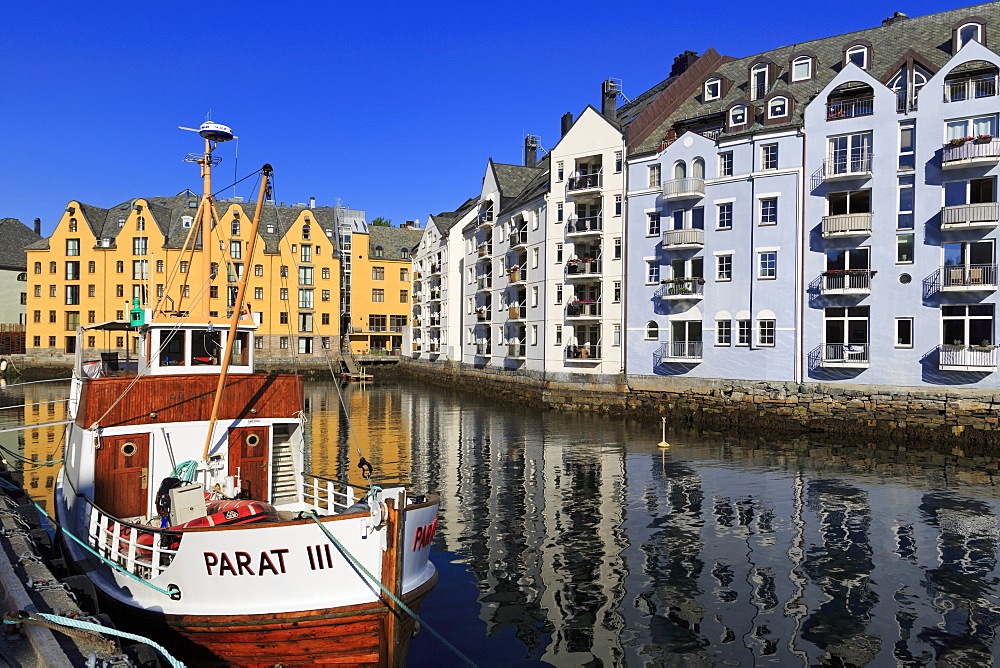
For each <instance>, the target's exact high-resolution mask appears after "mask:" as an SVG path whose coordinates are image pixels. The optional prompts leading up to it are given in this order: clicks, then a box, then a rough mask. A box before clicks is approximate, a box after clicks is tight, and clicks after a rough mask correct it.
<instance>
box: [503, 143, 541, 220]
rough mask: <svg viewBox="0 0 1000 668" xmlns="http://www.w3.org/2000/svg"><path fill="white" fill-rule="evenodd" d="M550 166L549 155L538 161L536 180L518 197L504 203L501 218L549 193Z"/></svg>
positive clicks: (529, 183)
mask: <svg viewBox="0 0 1000 668" xmlns="http://www.w3.org/2000/svg"><path fill="white" fill-rule="evenodd" d="M549 164H550V160H549V156H548V155H546V156H545V157H543V158H542V159H541V160H539V161H538V166H537V167H536V168H535V172H536V173H535V176H534V178H532V179H531V181H529V182H528V184H527V185H526V186H525V187H524V188H523V189H522V190H521V193H520V194H519V195H518V196H517V197H512V198H510V199H509V200H508V201H506V202H504V205H503V207H502V208H501V209H500V213H499V215H500V216H503V215H504V214H506V213H509V212H511V211H515V210H517V209H519V208H521V207H523V206H524V205H525V204H528V203H529V202H531V201H532V200H535V199H538V198H539V197H542V196H543V195H545V193H547V192H548V191H549Z"/></svg>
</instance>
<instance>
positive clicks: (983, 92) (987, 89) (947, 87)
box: [944, 74, 997, 102]
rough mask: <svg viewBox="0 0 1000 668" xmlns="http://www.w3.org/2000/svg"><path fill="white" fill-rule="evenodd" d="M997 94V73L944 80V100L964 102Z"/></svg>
mask: <svg viewBox="0 0 1000 668" xmlns="http://www.w3.org/2000/svg"><path fill="white" fill-rule="evenodd" d="M996 94H997V75H996V74H987V75H979V76H970V77H963V78H961V79H952V80H950V81H945V82H944V101H945V102H964V101H965V100H977V99H979V98H983V97H994V96H995V95H996Z"/></svg>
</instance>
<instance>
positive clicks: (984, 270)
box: [939, 264, 997, 290]
mask: <svg viewBox="0 0 1000 668" xmlns="http://www.w3.org/2000/svg"><path fill="white" fill-rule="evenodd" d="M939 275H940V277H941V289H942V290H996V287H997V266H996V265H995V264H966V265H948V266H944V267H941V272H940V274H939Z"/></svg>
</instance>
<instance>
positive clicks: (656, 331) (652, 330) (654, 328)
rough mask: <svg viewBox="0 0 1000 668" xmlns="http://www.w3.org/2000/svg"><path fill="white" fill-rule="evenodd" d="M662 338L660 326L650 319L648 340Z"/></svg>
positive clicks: (647, 333) (647, 324)
mask: <svg viewBox="0 0 1000 668" xmlns="http://www.w3.org/2000/svg"><path fill="white" fill-rule="evenodd" d="M659 338H660V326H659V325H657V324H656V323H655V322H653V321H652V320H650V321H649V322H647V323H646V340H647V341H656V340H657V339H659Z"/></svg>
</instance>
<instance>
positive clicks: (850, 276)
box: [822, 269, 877, 295]
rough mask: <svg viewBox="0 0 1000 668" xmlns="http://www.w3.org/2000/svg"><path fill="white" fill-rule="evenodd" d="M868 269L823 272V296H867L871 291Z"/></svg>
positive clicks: (871, 273) (872, 274)
mask: <svg viewBox="0 0 1000 668" xmlns="http://www.w3.org/2000/svg"><path fill="white" fill-rule="evenodd" d="M876 273H877V272H874V271H872V270H870V269H834V270H831V271H825V272H823V287H822V293H823V294H824V295H867V294H870V293H871V291H872V276H874V275H875V274H876Z"/></svg>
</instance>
